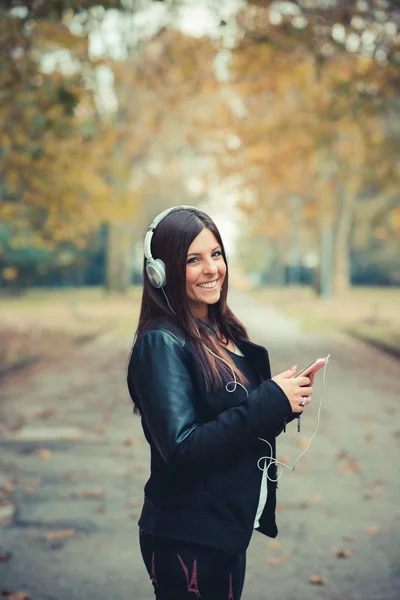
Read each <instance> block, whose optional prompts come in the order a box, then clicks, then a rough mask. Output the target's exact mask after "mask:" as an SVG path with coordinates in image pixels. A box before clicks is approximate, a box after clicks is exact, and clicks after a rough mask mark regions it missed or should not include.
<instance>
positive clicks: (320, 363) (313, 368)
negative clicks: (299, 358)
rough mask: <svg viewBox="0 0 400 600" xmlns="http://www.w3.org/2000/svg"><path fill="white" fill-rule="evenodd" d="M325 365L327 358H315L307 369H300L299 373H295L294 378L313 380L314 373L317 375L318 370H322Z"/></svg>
mask: <svg viewBox="0 0 400 600" xmlns="http://www.w3.org/2000/svg"><path fill="white" fill-rule="evenodd" d="M326 363H327V358H317V359H316V360H314V361H313V362H312V363H311V364H310V365H308V367H305V368H304V369H302V370H301V371H299V372H298V373H296V375H294V377H300V376H301V377H310V379H311V378H312V379H314V375H315V374H316V373H318V371H319V370H320V369H322V368H323V367H324V366H325V365H326Z"/></svg>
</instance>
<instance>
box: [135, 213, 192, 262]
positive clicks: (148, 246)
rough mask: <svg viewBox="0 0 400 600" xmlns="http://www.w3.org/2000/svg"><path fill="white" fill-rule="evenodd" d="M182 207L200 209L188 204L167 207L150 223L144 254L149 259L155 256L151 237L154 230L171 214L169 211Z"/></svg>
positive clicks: (145, 239)
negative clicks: (152, 250)
mask: <svg viewBox="0 0 400 600" xmlns="http://www.w3.org/2000/svg"><path fill="white" fill-rule="evenodd" d="M181 208H192V209H194V210H198V208H196V207H195V206H188V205H183V204H182V205H181V206H172V207H171V208H167V209H166V210H163V211H162V212H160V214H159V215H157V216H156V217H155V218H154V219H153V220H152V222H151V223H150V226H149V228H148V230H147V233H146V237H145V238H144V255H145V257H146V258H147V259H150V258H153V256H152V254H151V239H152V237H153V234H154V231H155V229H156V227H157V225H159V224H160V223H161V221H162V220H163V219H164V218H165V217H166V216H167V215H169V213H171V212H174V211H175V210H179V209H181Z"/></svg>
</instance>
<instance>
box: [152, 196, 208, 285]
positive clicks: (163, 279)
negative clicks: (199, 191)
mask: <svg viewBox="0 0 400 600" xmlns="http://www.w3.org/2000/svg"><path fill="white" fill-rule="evenodd" d="M181 208H184V209H188V208H190V209H193V210H196V211H198V210H199V209H198V208H196V207H195V206H186V205H182V206H173V207H172V208H167V210H164V211H163V212H161V213H160V214H159V215H157V217H156V218H155V219H154V220H153V221H152V223H151V224H150V227H149V228H148V230H147V233H146V237H145V238H144V255H145V257H146V273H147V277H148V278H149V281H150V283H151V285H152V286H153V287H155V288H163V287H164V286H165V285H166V283H167V275H166V272H165V263H164V261H163V260H161V258H153V256H152V254H151V240H152V237H153V234H154V231H155V229H156V227H157V225H158V224H159V223H161V221H162V220H163V219H164V217H166V216H167V215H169V213H170V212H174V211H175V210H179V209H181Z"/></svg>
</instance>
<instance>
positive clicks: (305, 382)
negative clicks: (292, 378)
mask: <svg viewBox="0 0 400 600" xmlns="http://www.w3.org/2000/svg"><path fill="white" fill-rule="evenodd" d="M296 382H297V383H298V384H299V385H300V386H307V385H310V383H311V380H310V378H309V377H305V376H302V377H296Z"/></svg>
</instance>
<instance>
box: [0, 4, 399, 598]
mask: <svg viewBox="0 0 400 600" xmlns="http://www.w3.org/2000/svg"><path fill="white" fill-rule="evenodd" d="M399 25H400V6H399V2H396V1H394V2H390V1H388V0H347V1H342V0H336V1H335V0H298V1H268V0H247V1H245V0H197V1H196V2H194V1H190V0H165V1H162V0H159V1H156V0H105V1H104V2H101V1H100V0H94V1H92V0H81V1H78V0H52V1H51V0H49V1H46V0H38V1H35V2H28V1H24V0H13V1H8V2H2V3H1V6H0V90H1V91H0V98H1V102H0V125H1V126H0V339H1V343H0V378H1V379H0V384H1V383H2V380H3V383H4V382H5V383H4V385H6V379H7V377H9V376H10V375H12V374H13V373H17V372H18V373H20V372H21V369H24V368H28V367H29V368H32V367H34V366H35V365H38V364H40V365H43V364H44V363H43V360H45V361H46V360H49V361H53V362H54V361H57V360H59V361H60V360H65V357H66V356H70V355H71V353H72V355H73V353H74V352H75V353H76V352H80V349H81V348H84V347H86V346H87V345H88V344H89V345H90V343H92V342H95V341H96V340H102V339H104V336H105V335H106V336H107V335H109V334H112V335H113V336H117V337H118V336H120V338H121V339H122V338H123V339H124V340H132V339H133V333H134V330H135V327H136V321H137V317H138V307H139V302H140V293H141V281H142V280H141V277H142V262H143V238H144V234H145V231H146V228H147V226H148V224H149V223H150V221H151V220H152V219H153V218H154V216H155V215H156V214H158V213H159V212H160V211H162V210H164V209H165V208H167V207H169V206H173V205H178V204H190V205H195V206H198V207H200V208H201V209H203V210H205V211H206V212H208V213H209V214H210V215H211V216H212V217H213V218H214V219H215V221H216V223H217V224H218V226H219V228H220V230H221V233H222V236H223V239H224V241H225V244H226V246H227V249H228V253H229V263H230V278H231V279H230V281H231V289H232V290H237V291H238V293H239V296H237V298H239V304H240V303H242V308H243V310H244V314H245V308H246V302H245V299H248V298H249V297H251V299H252V301H253V302H255V303H257V304H258V305H260V306H267V305H268V306H269V307H272V308H273V309H274V310H276V311H279V314H280V315H283V316H284V317H287V318H288V319H292V320H293V319H294V320H296V322H297V323H299V324H300V326H301V328H302V330H303V331H304V332H310V334H311V333H316V332H318V333H319V334H327V335H328V334H338V333H339V334H340V333H342V332H345V333H346V334H348V335H350V336H351V338H352V339H362V340H364V341H367V342H368V344H371V345H372V346H375V347H378V348H380V349H381V350H383V351H385V352H388V353H390V354H391V355H392V356H397V357H399V356H400V318H399V309H400V187H399V175H400V119H399V116H400V36H399ZM240 299H241V300H240ZM273 314H275V313H273ZM276 314H278V313H276ZM244 319H245V317H244ZM291 322H293V321H291ZM107 339H108V338H107ZM127 346H128V344H126V347H127ZM126 358H127V357H126V354H125V355H124V354H121V355H120V360H121V361H122V362H121V364H123V361H124V360H126ZM310 358H311V359H313V358H314V356H311V357H310ZM290 364H292V363H290ZM288 366H290V365H288ZM40 368H42V366H41V367H40ZM283 368H287V366H286V365H285V364H282V369H283ZM13 393H14V395H13V394H12V393H11V392H9V397H11V398H12V399H15V398H16V397H17V395H18V394H17V391H15V389H14V392H13ZM6 395H7V394H6ZM4 406H5V405H4ZM9 414H10V411H8V409H7V410H6V409H3V419H5V421H7V419H9V418H10V417H9ZM18 423H19V422H18ZM18 423H17V425H18ZM8 425H9V423H8ZM17 425H16V424H15V423H14V426H15V427H17ZM3 495H4V494H3ZM0 500H1V497H0ZM3 506H5V504H4V505H3ZM7 506H8V504H7ZM0 513H1V510H0ZM0 521H1V515H0ZM46 597H47V596H46ZM49 597H50V596H49ZM374 597H375V596H374ZM386 597H387V598H389V596H385V598H386ZM394 597H395V596H393V598H394ZM382 598H383V596H382V597H381V600H382ZM390 598H392V596H390Z"/></svg>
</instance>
